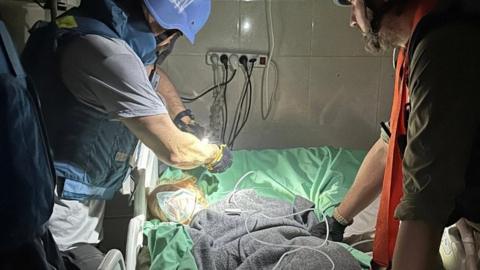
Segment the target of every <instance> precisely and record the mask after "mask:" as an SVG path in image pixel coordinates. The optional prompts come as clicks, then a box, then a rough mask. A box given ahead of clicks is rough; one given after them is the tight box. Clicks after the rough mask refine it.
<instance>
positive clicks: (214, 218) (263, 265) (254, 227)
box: [188, 190, 360, 270]
mask: <svg viewBox="0 0 480 270" xmlns="http://www.w3.org/2000/svg"><path fill="white" fill-rule="evenodd" d="M313 206H314V205H313V203H312V202H310V201H308V200H306V199H304V198H301V197H297V198H296V199H295V203H294V204H293V205H292V204H290V203H288V202H285V201H280V200H276V199H270V198H264V197H259V196H257V194H256V193H255V191H253V190H241V191H238V192H237V193H236V194H235V196H234V199H233V200H229V197H228V196H227V198H226V199H225V200H223V201H220V202H218V203H216V204H214V205H211V206H210V208H209V209H207V210H203V211H200V212H199V213H197V214H196V215H195V217H194V218H193V221H192V223H191V226H190V228H188V231H189V234H190V236H191V238H192V240H193V242H194V246H193V254H194V256H195V260H196V262H197V266H198V268H199V269H200V270H221V269H272V268H273V267H275V265H276V264H277V262H278V261H279V260H280V258H281V257H282V255H283V254H284V253H285V252H288V251H291V250H294V249H295V248H292V247H273V246H270V245H267V244H263V243H259V242H257V241H256V240H254V239H253V238H252V236H253V237H255V238H257V239H259V240H262V241H265V242H268V243H272V244H282V245H301V246H310V247H318V246H319V245H321V244H322V243H323V242H324V239H320V238H317V237H315V236H312V234H311V233H310V231H311V229H312V227H314V226H315V225H316V224H318V223H319V221H318V219H317V217H316V215H315V213H314V212H313V211H307V212H305V213H303V214H299V215H295V216H293V217H287V218H280V219H269V218H265V217H262V216H261V215H260V213H263V214H265V215H267V216H269V217H279V216H285V215H289V214H293V213H296V212H299V211H302V210H305V209H308V208H313ZM229 208H238V209H241V210H242V213H240V214H239V215H231V214H227V213H226V212H225V211H224V210H225V209H229ZM245 211H247V212H245ZM247 218H248V220H247V221H248V229H249V231H250V232H251V234H250V235H249V234H247V231H246V227H245V220H246V219H247ZM318 250H320V251H322V252H324V253H325V254H327V255H328V256H329V257H330V258H331V259H332V260H333V263H334V264H335V268H334V269H337V270H348V269H360V265H359V263H358V262H357V261H356V260H355V258H354V257H353V256H352V255H351V254H350V253H349V252H348V251H347V250H346V249H344V248H343V247H341V246H340V245H338V244H337V243H335V242H328V243H327V244H326V245H324V246H323V247H321V248H318ZM332 267H333V265H332V262H330V261H329V259H328V258H327V257H326V256H325V255H323V254H321V253H320V252H317V251H314V250H310V249H300V250H298V251H295V252H293V253H291V254H287V255H285V256H284V258H283V259H282V261H281V262H280V264H279V265H278V267H277V269H296V270H300V269H302V270H304V269H333V268H332Z"/></svg>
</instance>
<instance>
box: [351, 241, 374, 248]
mask: <svg viewBox="0 0 480 270" xmlns="http://www.w3.org/2000/svg"><path fill="white" fill-rule="evenodd" d="M371 242H373V239H365V240H360V241H358V242H355V243H353V244H351V245H350V247H352V248H353V247H356V246H359V245H361V244H365V243H371Z"/></svg>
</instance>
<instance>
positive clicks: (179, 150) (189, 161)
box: [122, 114, 219, 169]
mask: <svg viewBox="0 0 480 270" xmlns="http://www.w3.org/2000/svg"><path fill="white" fill-rule="evenodd" d="M122 122H123V123H124V124H125V125H126V126H127V127H128V128H129V129H130V130H131V131H132V132H133V133H134V134H135V136H136V137H137V138H139V139H140V140H141V141H142V142H143V143H144V144H145V145H147V146H148V147H149V148H150V149H152V151H154V152H155V154H156V155H157V157H158V159H160V160H161V161H162V162H165V163H166V164H169V165H171V166H174V167H177V168H180V169H192V168H195V167H198V166H201V165H206V164H209V163H210V162H212V161H213V160H214V158H215V157H216V155H217V154H218V151H219V148H218V147H217V146H216V145H213V144H206V143H202V142H201V141H200V140H198V139H197V138H196V137H195V136H193V135H191V134H189V133H185V132H182V131H180V130H179V129H178V128H177V127H176V126H175V125H174V124H173V122H172V120H171V119H170V117H169V116H168V115H167V114H161V115H153V116H146V117H135V118H127V119H122Z"/></svg>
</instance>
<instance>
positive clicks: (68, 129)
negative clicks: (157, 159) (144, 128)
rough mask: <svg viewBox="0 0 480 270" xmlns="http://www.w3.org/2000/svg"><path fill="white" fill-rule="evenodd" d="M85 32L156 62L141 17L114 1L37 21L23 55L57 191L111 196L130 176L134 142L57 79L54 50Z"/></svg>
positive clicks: (94, 0)
mask: <svg viewBox="0 0 480 270" xmlns="http://www.w3.org/2000/svg"><path fill="white" fill-rule="evenodd" d="M128 2H131V1H128ZM128 2H126V3H127V4H128ZM86 34H97V35H101V36H105V37H109V38H119V39H123V40H124V41H125V42H127V43H128V44H129V45H130V47H132V49H133V50H134V51H135V53H136V54H137V56H138V57H139V58H140V59H141V60H142V62H143V63H144V64H145V65H147V64H152V63H154V62H155V59H156V55H155V47H156V41H155V36H154V35H153V33H152V32H151V31H150V29H149V27H148V25H147V23H146V21H145V19H144V18H143V17H142V16H137V17H136V16H130V14H129V16H127V14H126V12H124V10H123V9H122V8H121V7H120V6H119V5H118V4H117V3H116V2H114V1H113V0H84V1H82V5H81V6H80V7H79V8H74V9H72V10H69V11H68V12H67V13H65V14H64V15H62V16H61V17H60V18H59V19H57V23H56V24H53V23H43V25H40V26H38V25H37V27H36V29H35V30H34V31H33V32H32V33H31V36H30V38H29V40H28V42H27V44H26V47H25V49H24V51H23V53H22V62H23V65H24V67H25V69H26V71H27V73H28V75H30V76H31V78H32V79H33V81H34V83H35V85H36V87H37V89H38V93H39V96H40V99H41V101H42V105H43V106H42V110H43V112H44V114H45V119H46V125H47V130H48V135H49V138H50V141H51V145H52V150H53V157H54V163H55V170H56V173H57V175H58V176H60V178H59V179H61V180H63V181H59V182H58V183H57V185H58V186H59V187H60V188H59V191H60V192H59V194H58V195H59V196H61V197H62V198H65V199H75V200H86V199H111V198H112V197H113V195H114V194H115V192H116V191H118V190H119V188H120V187H121V185H122V183H123V181H124V180H125V179H126V177H127V176H129V172H130V165H129V159H130V157H131V156H132V154H133V152H134V150H135V147H136V145H137V142H138V140H137V139H136V138H135V136H134V135H133V134H132V133H131V132H130V131H129V130H128V129H127V128H126V127H125V126H124V125H123V124H122V123H121V122H120V121H114V120H112V119H111V118H110V117H109V116H108V115H107V114H106V113H103V112H100V111H97V110H95V109H93V108H91V107H89V106H87V105H85V104H83V103H81V102H79V101H78V100H77V99H76V98H75V97H74V96H73V95H72V94H71V93H70V92H69V90H68V89H67V88H66V87H65V85H64V84H63V83H62V80H61V77H60V72H59V70H58V63H57V62H58V57H57V54H56V51H57V48H58V47H61V46H62V45H63V44H65V43H68V41H69V40H71V39H72V38H74V37H76V36H79V35H86ZM62 186H63V188H62Z"/></svg>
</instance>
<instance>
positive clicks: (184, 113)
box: [173, 109, 195, 129]
mask: <svg viewBox="0 0 480 270" xmlns="http://www.w3.org/2000/svg"><path fill="white" fill-rule="evenodd" d="M185 116H188V117H190V119H192V120H194V119H195V118H194V117H193V113H192V111H191V110H190V109H186V110H184V111H181V112H179V113H178V114H177V116H175V118H174V119H173V123H175V125H176V126H177V127H179V128H180V129H183V128H184V127H185V123H183V121H182V118H183V117H185Z"/></svg>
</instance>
